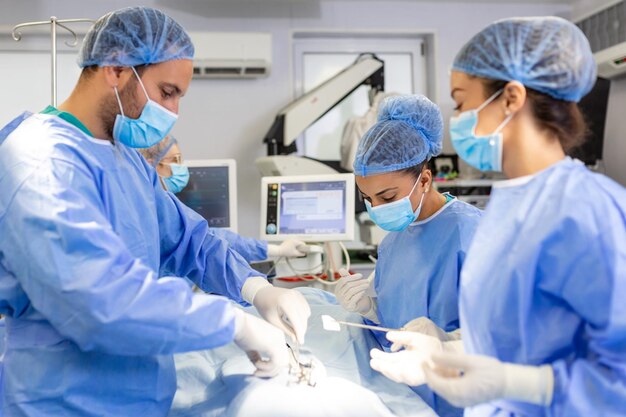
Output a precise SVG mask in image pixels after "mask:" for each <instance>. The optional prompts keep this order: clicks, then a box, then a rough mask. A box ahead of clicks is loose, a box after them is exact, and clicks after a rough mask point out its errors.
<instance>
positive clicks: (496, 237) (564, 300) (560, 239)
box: [460, 158, 626, 417]
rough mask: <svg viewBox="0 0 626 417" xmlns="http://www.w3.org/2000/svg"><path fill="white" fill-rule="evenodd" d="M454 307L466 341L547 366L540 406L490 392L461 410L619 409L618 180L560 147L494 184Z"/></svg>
mask: <svg viewBox="0 0 626 417" xmlns="http://www.w3.org/2000/svg"><path fill="white" fill-rule="evenodd" d="M460 312H461V325H462V328H463V341H464V345H465V349H466V350H467V351H468V352H469V353H477V354H482V355H489V356H492V357H496V358H498V359H500V360H502V361H506V362H514V363H518V364H527V365H542V364H550V365H551V366H552V368H553V370H554V376H555V386H554V399H553V401H552V404H551V405H550V406H549V407H539V406H534V405H529V404H523V403H518V402H513V401H505V400H500V401H496V402H492V403H488V404H484V405H481V406H477V407H473V408H471V409H467V411H466V415H467V416H476V417H477V416H481V417H482V416H518V417H521V416H525V417H526V416H533V417H535V416H537V417H542V416H559V417H561V416H562V417H589V416H618V415H619V416H623V415H624V414H625V413H626V190H625V189H624V188H623V187H621V186H620V185H618V184H617V183H615V182H613V181H612V180H610V179H608V178H607V177H605V176H602V175H599V174H595V173H592V172H590V171H589V170H588V169H587V168H586V167H585V166H584V165H583V164H582V163H580V162H578V161H574V160H572V159H569V158H566V159H564V160H563V161H561V162H559V163H557V164H555V165H553V166H551V167H549V168H548V169H546V170H544V171H541V172H540V173H538V174H536V175H535V176H532V177H525V178H524V177H523V178H518V179H514V180H509V181H505V182H504V183H503V184H501V185H499V186H497V187H495V188H494V190H493V192H492V195H491V199H490V202H489V205H488V207H487V210H486V213H485V216H484V217H483V220H482V222H481V224H480V227H479V228H478V230H477V232H476V236H475V238H474V241H473V242H472V245H471V247H470V250H469V253H468V255H467V260H466V262H465V266H464V268H463V272H462V274H461V302H460Z"/></svg>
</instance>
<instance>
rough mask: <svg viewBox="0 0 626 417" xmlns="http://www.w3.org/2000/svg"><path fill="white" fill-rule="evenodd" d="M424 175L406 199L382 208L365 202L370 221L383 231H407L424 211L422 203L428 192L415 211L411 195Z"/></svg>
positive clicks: (383, 205) (420, 176) (384, 205)
mask: <svg viewBox="0 0 626 417" xmlns="http://www.w3.org/2000/svg"><path fill="white" fill-rule="evenodd" d="M421 178H422V174H420V175H419V177H418V178H417V181H416V182H415V185H413V188H412V189H411V192H410V193H409V195H407V196H406V197H404V198H402V199H400V200H397V201H394V202H392V203H387V204H382V205H380V206H376V207H372V204H371V203H370V202H369V201H367V200H365V207H366V208H367V212H368V213H369V215H370V219H372V221H373V222H374V223H376V224H377V225H378V226H379V227H380V228H381V229H384V230H386V231H388V232H401V231H402V230H404V229H406V228H407V227H408V226H409V225H410V224H411V223H413V222H414V221H415V219H417V217H418V216H419V215H420V212H421V211H422V202H423V201H424V196H425V195H426V191H425V190H424V192H423V193H422V198H421V199H420V203H419V205H418V206H417V209H415V211H413V205H412V204H411V195H412V194H413V191H415V187H417V184H419V182H420V179H421Z"/></svg>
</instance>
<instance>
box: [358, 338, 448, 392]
mask: <svg viewBox="0 0 626 417" xmlns="http://www.w3.org/2000/svg"><path fill="white" fill-rule="evenodd" d="M387 339H389V340H390V341H391V342H394V343H393V345H392V346H391V349H392V350H393V351H394V353H387V352H383V351H382V350H379V349H372V350H371V351H370V356H371V358H372V359H371V360H370V366H371V367H372V369H375V370H377V371H378V372H380V373H382V374H383V375H385V376H386V377H387V378H389V379H391V380H393V381H396V382H399V383H402V384H407V385H413V386H418V385H422V384H424V383H426V380H425V377H424V371H423V370H422V365H423V364H424V362H425V361H428V360H429V359H430V356H431V355H432V354H433V353H435V352H441V351H442V349H443V347H442V344H441V341H439V339H437V338H435V337H432V336H428V335H425V334H422V333H416V332H404V331H403V332H388V333H387ZM401 347H404V348H405V350H402V351H400V352H397V350H399V349H400V348H401Z"/></svg>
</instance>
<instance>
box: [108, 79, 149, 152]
mask: <svg viewBox="0 0 626 417" xmlns="http://www.w3.org/2000/svg"><path fill="white" fill-rule="evenodd" d="M136 89H137V83H136V82H132V81H131V82H129V83H128V84H127V85H126V86H124V88H122V89H121V90H120V91H119V94H120V100H121V102H122V106H123V107H124V115H125V116H127V117H129V118H131V119H137V118H138V117H139V116H140V115H141V111H140V109H139V108H138V106H137V99H136ZM118 114H121V111H120V106H119V103H118V102H117V98H116V97H115V94H114V93H113V94H111V95H109V96H106V97H105V98H103V99H102V102H101V103H100V106H99V111H98V116H99V119H100V121H101V123H102V129H103V130H104V132H105V133H106V135H107V136H108V138H107V139H110V140H111V141H112V142H113V141H114V139H113V126H114V125H115V119H116V117H117V115H118Z"/></svg>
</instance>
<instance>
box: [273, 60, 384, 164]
mask: <svg viewBox="0 0 626 417" xmlns="http://www.w3.org/2000/svg"><path fill="white" fill-rule="evenodd" d="M361 85H369V86H371V87H372V91H371V98H373V96H374V95H375V94H376V93H377V92H379V91H383V90H384V63H383V61H381V60H380V59H379V58H377V57H376V56H375V55H373V54H362V55H360V56H359V57H358V58H357V60H356V61H355V62H354V64H352V65H351V66H349V67H347V68H345V69H344V70H342V71H341V72H340V73H338V74H337V75H335V76H334V77H332V78H331V79H329V80H327V81H326V82H324V83H323V84H321V85H319V86H318V87H316V88H315V89H313V90H312V91H310V92H308V93H307V94H305V95H303V96H302V97H300V98H299V99H297V100H296V101H294V102H292V103H291V104H289V105H288V106H287V107H285V108H284V109H282V110H281V111H280V112H278V115H277V116H276V119H275V120H274V124H273V125H272V127H271V128H270V129H269V131H268V132H267V134H266V135H265V138H264V139H263V142H265V143H266V144H267V154H268V155H286V154H289V153H292V152H295V150H296V148H295V144H294V141H295V140H296V138H297V137H298V136H299V135H300V134H301V133H302V132H303V131H304V130H306V129H307V128H308V127H309V126H311V125H312V124H313V123H314V122H316V121H317V120H318V119H320V118H321V117H322V116H324V115H325V114H326V113H327V112H328V111H330V110H331V109H332V108H333V107H335V106H336V105H337V104H339V103H340V102H341V101H342V100H343V99H345V98H346V97H347V96H349V95H350V94H351V93H352V92H353V91H354V90H356V89H357V88H359V87H360V86H361Z"/></svg>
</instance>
